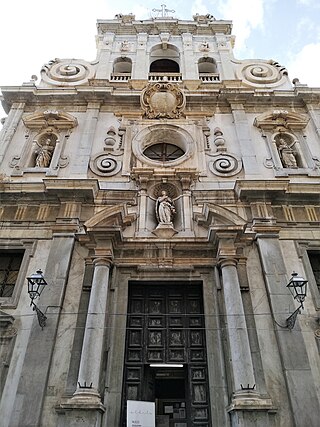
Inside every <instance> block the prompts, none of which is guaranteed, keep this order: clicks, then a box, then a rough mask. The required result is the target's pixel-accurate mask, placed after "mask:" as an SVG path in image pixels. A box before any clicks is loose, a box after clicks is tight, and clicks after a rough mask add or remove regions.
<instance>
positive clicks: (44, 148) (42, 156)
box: [35, 138, 54, 168]
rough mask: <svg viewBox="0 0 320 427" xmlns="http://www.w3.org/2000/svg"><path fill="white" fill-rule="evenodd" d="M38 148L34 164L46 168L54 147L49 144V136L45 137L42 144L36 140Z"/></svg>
mask: <svg viewBox="0 0 320 427" xmlns="http://www.w3.org/2000/svg"><path fill="white" fill-rule="evenodd" d="M36 144H37V146H38V147H39V148H37V149H36V151H35V153H36V159H35V166H36V167H38V168H47V167H49V165H50V162H51V158H52V154H53V150H54V147H53V146H52V145H51V140H50V138H47V139H46V141H45V142H44V144H43V145H42V144H39V142H37V141H36Z"/></svg>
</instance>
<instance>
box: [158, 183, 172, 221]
mask: <svg viewBox="0 0 320 427" xmlns="http://www.w3.org/2000/svg"><path fill="white" fill-rule="evenodd" d="M175 212H176V210H175V207H174V204H173V201H172V200H171V198H170V197H169V196H168V195H167V192H166V191H161V195H160V196H159V197H158V198H157V201H156V217H157V220H158V222H159V224H171V223H172V219H173V215H174V214H175Z"/></svg>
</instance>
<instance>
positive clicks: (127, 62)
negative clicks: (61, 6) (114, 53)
mask: <svg viewBox="0 0 320 427" xmlns="http://www.w3.org/2000/svg"><path fill="white" fill-rule="evenodd" d="M131 72H132V61H131V59H130V58H127V57H121V58H116V59H115V61H114V63H113V73H114V74H124V73H126V74H131Z"/></svg>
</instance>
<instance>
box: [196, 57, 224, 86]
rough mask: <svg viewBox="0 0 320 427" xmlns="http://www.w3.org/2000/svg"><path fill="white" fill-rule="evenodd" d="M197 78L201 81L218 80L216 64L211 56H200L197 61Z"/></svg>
mask: <svg viewBox="0 0 320 427" xmlns="http://www.w3.org/2000/svg"><path fill="white" fill-rule="evenodd" d="M198 72H199V78H200V79H201V80H202V81H203V82H211V81H216V80H219V75H218V73H217V64H216V62H215V60H214V59H213V58H200V59H199V61H198Z"/></svg>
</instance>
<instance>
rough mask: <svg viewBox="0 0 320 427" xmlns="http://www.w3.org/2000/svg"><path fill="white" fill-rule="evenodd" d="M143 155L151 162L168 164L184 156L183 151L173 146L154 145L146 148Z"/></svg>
mask: <svg viewBox="0 0 320 427" xmlns="http://www.w3.org/2000/svg"><path fill="white" fill-rule="evenodd" d="M143 154H144V155H145V156H146V157H148V158H149V159H151V160H155V161H158V162H170V161H172V160H176V159H179V158H180V157H182V156H183V155H184V151H183V150H182V149H181V148H180V147H177V146H176V145H173V144H166V143H161V144H154V145H151V146H149V147H147V148H146V149H145V150H144V152H143Z"/></svg>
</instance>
